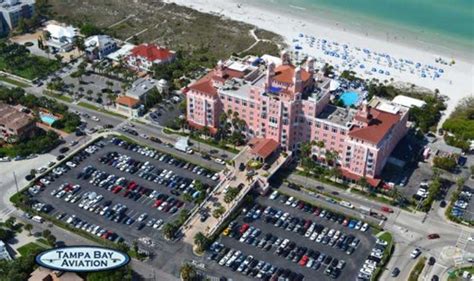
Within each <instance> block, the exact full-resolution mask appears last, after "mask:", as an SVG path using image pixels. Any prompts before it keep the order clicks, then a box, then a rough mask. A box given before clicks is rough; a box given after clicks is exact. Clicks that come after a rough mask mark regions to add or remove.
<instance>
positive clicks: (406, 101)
mask: <svg viewBox="0 0 474 281" xmlns="http://www.w3.org/2000/svg"><path fill="white" fill-rule="evenodd" d="M392 102H393V103H396V104H399V105H401V106H404V107H408V108H412V107H414V106H416V107H423V106H424V105H425V104H426V102H424V101H422V100H419V99H415V98H411V97H407V96H403V95H398V96H396V97H395V98H394V99H393V100H392Z"/></svg>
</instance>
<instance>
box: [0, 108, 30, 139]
mask: <svg viewBox="0 0 474 281" xmlns="http://www.w3.org/2000/svg"><path fill="white" fill-rule="evenodd" d="M35 124H36V123H35V120H34V118H33V117H32V116H31V115H30V114H28V113H25V112H22V111H21V109H19V108H17V107H13V106H11V105H7V104H4V103H0V139H3V140H5V141H7V142H9V143H14V142H17V141H20V140H22V139H24V138H26V137H29V136H32V135H33V134H34V131H35V128H36V125H35Z"/></svg>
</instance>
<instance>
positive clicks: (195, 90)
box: [186, 52, 408, 185]
mask: <svg viewBox="0 0 474 281" xmlns="http://www.w3.org/2000/svg"><path fill="white" fill-rule="evenodd" d="M267 58H268V56H267ZM268 61H269V62H268V63H262V60H258V59H257V60H249V59H248V58H244V59H238V58H231V59H230V60H228V61H226V62H222V61H220V62H218V64H217V66H216V68H214V69H213V70H211V71H210V72H209V73H208V74H207V75H205V76H204V77H202V78H201V79H199V80H198V81H196V82H194V83H192V84H191V85H189V86H188V88H187V91H186V99H187V119H188V123H189V125H190V126H192V127H196V128H203V127H208V128H209V129H210V131H211V132H216V131H217V129H218V128H219V125H220V124H219V122H220V119H221V118H220V117H221V115H222V114H223V113H226V114H229V113H230V114H231V116H228V118H229V119H231V118H235V117H237V118H239V119H241V120H243V121H245V124H246V128H245V133H246V134H247V137H248V138H249V139H250V138H253V137H258V138H264V139H272V140H274V141H276V142H277V143H278V144H279V145H280V146H281V148H282V149H283V150H287V151H296V150H298V149H299V147H300V145H301V144H302V143H306V142H311V143H313V144H315V145H314V146H313V148H312V155H313V157H314V159H315V160H316V161H321V160H325V159H326V158H327V157H329V155H330V154H328V153H327V152H331V155H332V156H333V158H334V163H333V164H335V165H338V166H339V167H340V169H341V170H342V172H343V174H344V176H345V177H346V178H348V179H352V180H356V179H358V178H360V177H366V178H368V179H369V180H370V183H371V184H373V185H375V184H376V183H377V180H376V178H377V177H378V176H379V175H380V173H381V171H382V169H383V166H384V165H385V163H386V161H387V159H388V157H389V155H390V153H391V152H392V150H393V149H394V147H395V145H396V144H397V143H398V141H399V140H400V139H401V138H402V137H403V136H404V135H405V133H406V132H407V120H408V109H407V108H405V107H402V106H397V105H395V104H393V103H390V102H388V101H380V100H374V101H373V102H371V103H370V104H368V103H364V104H363V105H362V106H361V108H359V109H357V110H356V109H351V108H341V107H337V106H335V105H332V104H331V103H330V100H331V93H330V89H329V88H330V84H331V79H328V78H325V77H323V76H322V75H321V74H319V73H315V70H314V60H313V59H312V58H309V59H308V60H307V61H306V62H305V66H304V67H302V66H294V65H292V64H291V62H290V58H289V55H288V53H286V52H283V53H282V55H281V58H280V59H279V60H278V59H277V58H276V59H273V60H268ZM275 61H276V62H281V63H280V64H279V65H276V64H275ZM316 144H318V145H316ZM321 144H323V145H321ZM326 160H328V161H326V162H331V161H330V159H326Z"/></svg>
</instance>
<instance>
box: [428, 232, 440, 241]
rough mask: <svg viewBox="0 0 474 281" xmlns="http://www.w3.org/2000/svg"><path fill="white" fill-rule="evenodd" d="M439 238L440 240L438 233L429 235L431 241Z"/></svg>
mask: <svg viewBox="0 0 474 281" xmlns="http://www.w3.org/2000/svg"><path fill="white" fill-rule="evenodd" d="M438 238H439V234H437V233H431V234H428V239H430V240H432V239H438Z"/></svg>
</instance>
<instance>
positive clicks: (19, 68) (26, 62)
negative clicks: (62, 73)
mask: <svg viewBox="0 0 474 281" xmlns="http://www.w3.org/2000/svg"><path fill="white" fill-rule="evenodd" d="M13 59H14V61H13V60H12V57H10V54H8V57H7V56H6V55H5V56H4V55H0V69H1V70H3V71H5V72H9V73H12V74H14V75H18V76H20V77H23V78H26V79H28V80H33V79H36V78H38V77H44V76H46V75H48V74H50V73H52V72H54V71H56V70H58V69H59V68H60V66H61V65H60V63H59V62H58V61H56V60H50V59H47V58H43V57H38V56H34V55H31V54H23V53H18V55H16V56H15V57H14V58H13Z"/></svg>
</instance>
